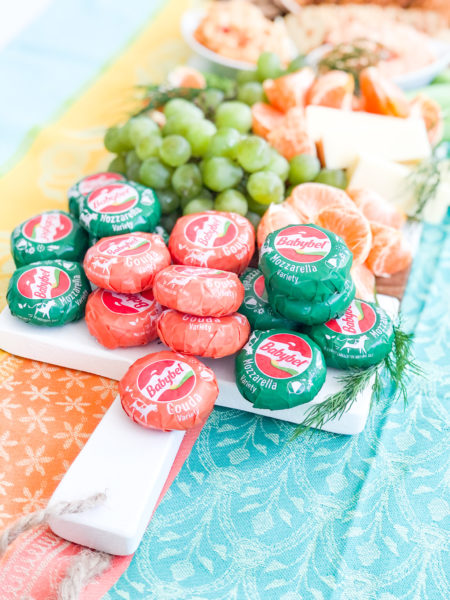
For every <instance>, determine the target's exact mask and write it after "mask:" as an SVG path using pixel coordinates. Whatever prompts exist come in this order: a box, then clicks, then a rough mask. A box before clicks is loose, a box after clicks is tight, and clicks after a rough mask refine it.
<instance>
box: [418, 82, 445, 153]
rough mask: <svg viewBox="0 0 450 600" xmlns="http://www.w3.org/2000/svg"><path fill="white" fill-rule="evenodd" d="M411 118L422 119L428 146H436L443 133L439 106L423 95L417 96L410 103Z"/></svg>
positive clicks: (442, 121)
mask: <svg viewBox="0 0 450 600" xmlns="http://www.w3.org/2000/svg"><path fill="white" fill-rule="evenodd" d="M411 116H414V117H416V116H417V117H422V119H423V120H424V121H425V127H426V128H427V133H428V139H429V140H430V144H431V145H432V146H435V145H436V144H438V143H439V142H440V141H441V139H442V136H443V133H444V118H443V116H442V109H441V107H440V106H439V104H438V103H437V102H436V101H435V100H433V99H432V98H429V97H428V96H426V95H425V94H418V95H417V96H416V97H415V98H414V100H413V101H412V102H411Z"/></svg>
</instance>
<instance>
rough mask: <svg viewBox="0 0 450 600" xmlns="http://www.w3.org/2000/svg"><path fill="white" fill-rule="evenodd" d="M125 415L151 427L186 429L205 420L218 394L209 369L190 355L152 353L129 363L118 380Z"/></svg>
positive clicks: (167, 429) (165, 429) (168, 429)
mask: <svg viewBox="0 0 450 600" xmlns="http://www.w3.org/2000/svg"><path fill="white" fill-rule="evenodd" d="M119 393H120V399H121V402H122V406H123V409H124V410H125V412H126V413H127V415H128V416H129V417H130V418H131V419H133V421H136V423H139V425H142V426H144V427H148V428H150V429H162V430H164V431H172V430H173V429H179V430H185V429H191V428H192V427H195V425H198V424H201V423H204V422H205V421H206V419H207V418H208V415H209V413H210V412H211V411H212V409H213V406H214V402H215V401H216V398H217V396H218V394H219V388H218V387H217V381H216V378H215V375H214V373H213V371H212V370H211V369H209V368H208V367H206V366H205V365H204V364H202V363H201V362H200V361H199V360H197V359H196V358H194V357H193V356H184V355H183V354H179V353H177V352H169V351H167V352H155V353H153V354H148V355H147V356H144V357H143V358H140V359H139V360H137V361H136V362H135V363H133V364H132V365H131V367H130V368H129V369H128V371H127V372H126V373H125V375H124V376H123V377H122V379H121V380H120V381H119Z"/></svg>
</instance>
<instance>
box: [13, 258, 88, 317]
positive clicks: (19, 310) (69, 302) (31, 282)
mask: <svg viewBox="0 0 450 600" xmlns="http://www.w3.org/2000/svg"><path fill="white" fill-rule="evenodd" d="M90 291H91V286H90V284H89V281H88V279H87V277H86V275H85V274H84V271H83V267H82V266H81V265H80V263H77V262H69V261H66V260H43V261H39V262H35V263H33V264H32V265H26V266H24V267H21V268H20V269H17V270H16V271H15V272H14V273H13V275H12V277H11V280H10V282H9V286H8V292H7V294H6V299H7V302H8V305H9V309H10V311H11V314H13V315H14V316H15V317H18V318H19V319H22V321H26V322H29V323H33V324H35V325H47V326H55V325H64V324H65V323H69V322H70V321H77V320H78V319H81V318H82V317H83V315H84V307H85V305H86V301H87V298H88V295H89V293H90Z"/></svg>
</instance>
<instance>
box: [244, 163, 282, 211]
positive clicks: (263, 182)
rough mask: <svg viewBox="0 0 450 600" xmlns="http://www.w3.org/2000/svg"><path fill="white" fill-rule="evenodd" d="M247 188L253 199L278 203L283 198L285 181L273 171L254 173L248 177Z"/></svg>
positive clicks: (264, 202)
mask: <svg viewBox="0 0 450 600" xmlns="http://www.w3.org/2000/svg"><path fill="white" fill-rule="evenodd" d="M247 190H248V193H249V194H250V196H251V197H252V198H253V200H256V202H259V203H260V204H271V203H272V202H274V203H275V204H278V203H279V202H281V201H282V200H283V195H284V185H283V182H282V181H281V179H280V178H279V177H278V175H276V174H275V173H272V171H258V172H257V173H252V174H251V175H250V177H249V178H248V183H247ZM255 212H256V211H255Z"/></svg>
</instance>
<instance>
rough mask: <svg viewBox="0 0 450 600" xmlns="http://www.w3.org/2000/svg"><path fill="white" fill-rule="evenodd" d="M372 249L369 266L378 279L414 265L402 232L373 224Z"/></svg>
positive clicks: (368, 259)
mask: <svg viewBox="0 0 450 600" xmlns="http://www.w3.org/2000/svg"><path fill="white" fill-rule="evenodd" d="M371 230H372V248H371V250H370V253H369V256H368V258H367V266H368V267H369V269H371V270H372V271H373V273H374V274H375V275H377V276H378V277H387V276H388V275H392V274H394V273H398V272H399V271H403V270H404V269H406V268H408V267H409V266H410V265H411V263H412V253H411V249H410V247H409V245H408V243H407V242H406V240H405V237H404V235H403V233H402V232H401V231H399V230H398V229H394V228H393V227H388V226H387V225H380V224H377V223H371Z"/></svg>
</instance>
